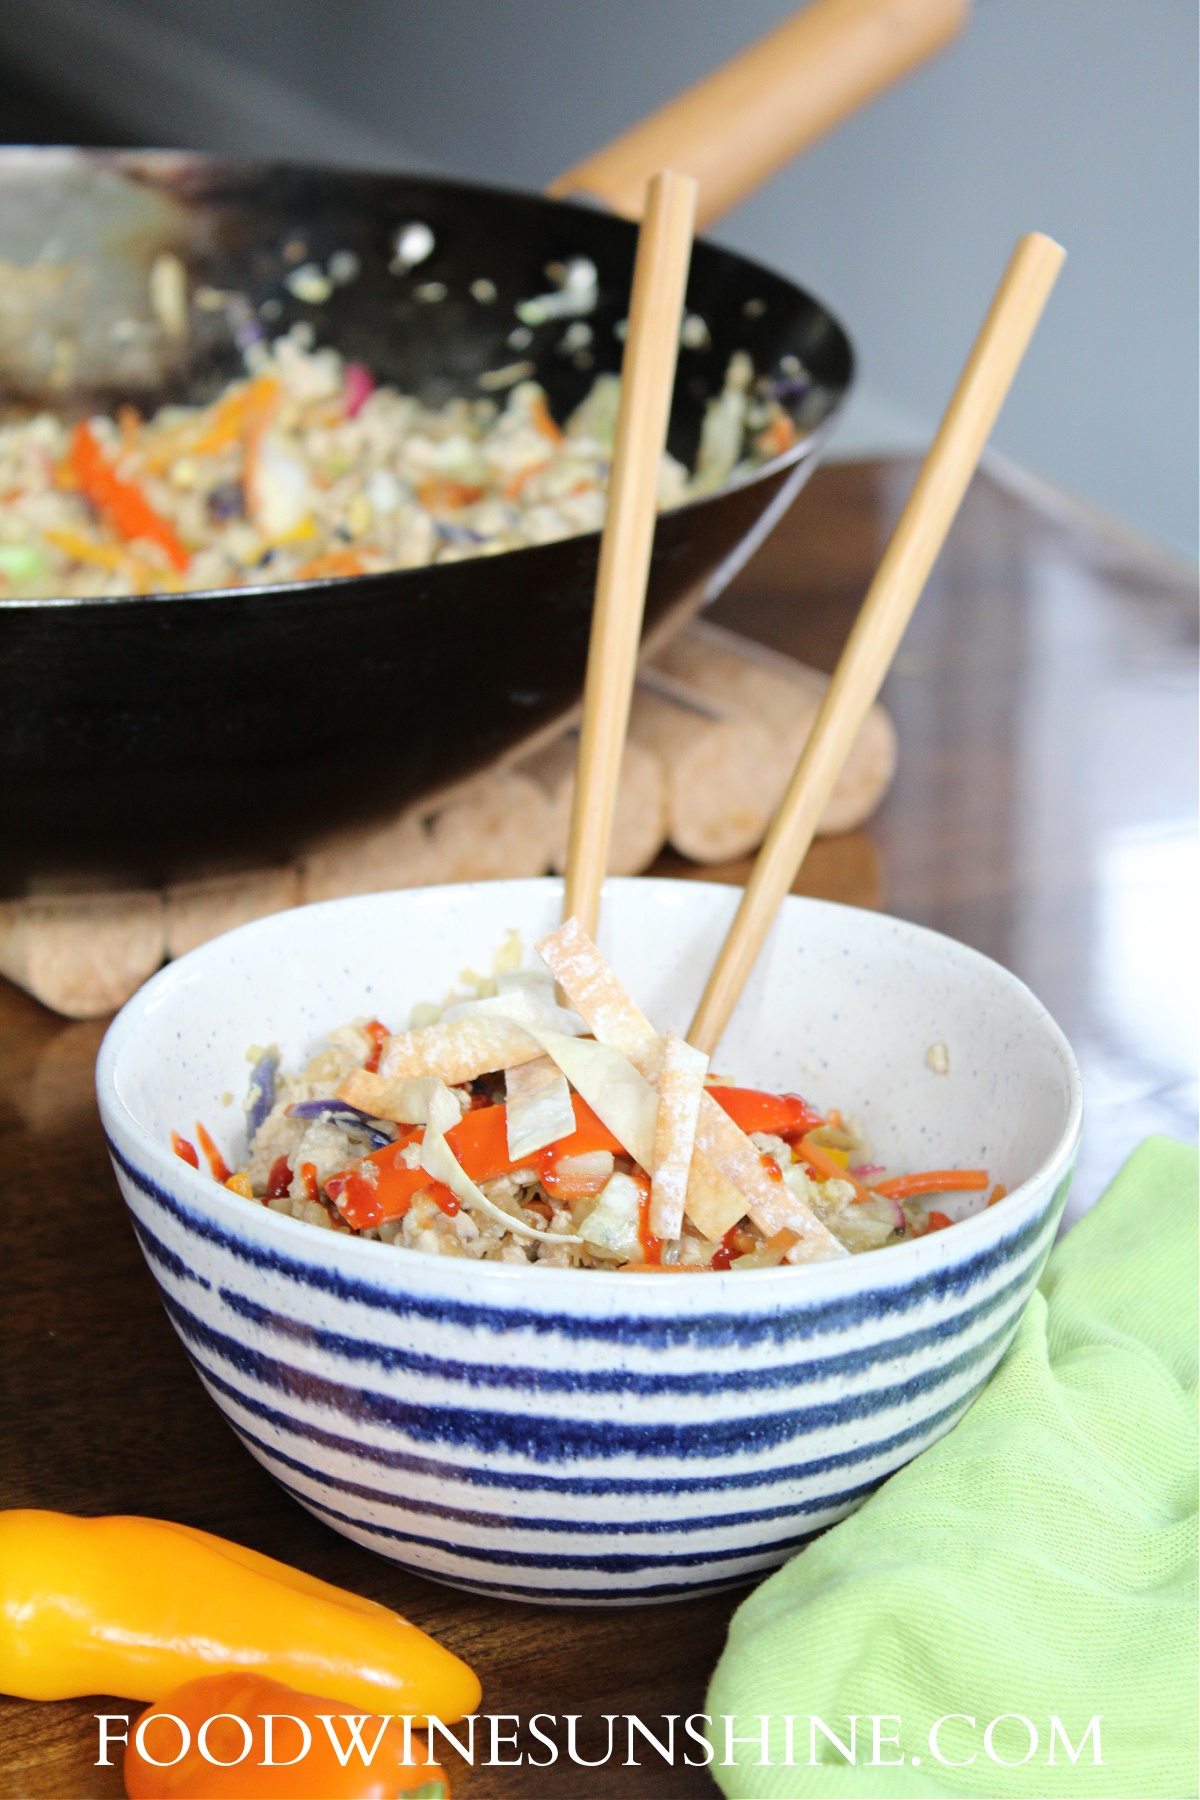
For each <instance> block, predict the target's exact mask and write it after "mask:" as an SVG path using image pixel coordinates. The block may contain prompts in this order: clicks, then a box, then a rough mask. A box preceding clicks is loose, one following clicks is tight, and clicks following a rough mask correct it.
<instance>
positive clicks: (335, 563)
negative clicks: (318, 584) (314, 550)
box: [294, 550, 364, 581]
mask: <svg viewBox="0 0 1200 1800" xmlns="http://www.w3.org/2000/svg"><path fill="white" fill-rule="evenodd" d="M363 568H364V564H363V559H362V557H361V556H356V555H355V553H354V551H353V550H327V551H325V552H324V554H323V555H321V556H311V557H310V558H309V560H308V561H307V562H306V563H301V565H300V567H299V568H298V569H297V570H296V574H295V578H294V579H295V580H297V581H320V580H322V579H327V578H328V577H330V576H333V575H361V574H362V572H363Z"/></svg>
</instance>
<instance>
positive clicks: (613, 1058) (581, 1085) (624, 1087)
mask: <svg viewBox="0 0 1200 1800" xmlns="http://www.w3.org/2000/svg"><path fill="white" fill-rule="evenodd" d="M538 1037H539V1039H540V1041H541V1044H542V1047H543V1049H544V1050H545V1052H546V1054H547V1056H549V1057H551V1058H552V1059H553V1061H554V1062H555V1064H556V1065H557V1067H558V1068H559V1069H561V1070H562V1072H563V1074H564V1075H565V1076H566V1078H567V1080H568V1081H569V1082H570V1084H571V1086H572V1087H573V1088H574V1089H575V1091H576V1093H577V1094H582V1096H583V1098H584V1099H585V1100H586V1101H587V1103H588V1105H589V1106H590V1107H591V1109H592V1111H593V1112H594V1113H595V1114H596V1117H597V1118H598V1119H599V1120H600V1121H601V1122H602V1123H603V1124H605V1125H607V1126H608V1129H609V1130H610V1131H611V1132H612V1134H613V1136H614V1137H615V1138H617V1139H618V1140H619V1142H620V1143H621V1144H622V1145H623V1146H624V1148H625V1149H626V1150H627V1151H628V1152H629V1154H630V1156H632V1158H633V1160H634V1161H635V1162H638V1163H641V1165H642V1167H643V1169H648V1168H649V1167H650V1164H651V1159H652V1158H653V1155H654V1122H655V1119H656V1117H657V1114H658V1095H657V1094H656V1093H655V1091H654V1089H653V1088H652V1087H651V1086H650V1083H649V1082H648V1081H647V1080H646V1078H645V1076H644V1075H639V1073H638V1071H637V1070H636V1069H635V1068H634V1066H633V1064H632V1063H631V1062H630V1061H629V1060H628V1058H627V1057H624V1056H622V1055H621V1053H620V1051H619V1050H613V1049H611V1048H610V1047H609V1046H608V1045H607V1044H601V1043H598V1042H597V1041H596V1040H595V1039H594V1038H571V1037H563V1036H562V1034H561V1033H560V1032H557V1031H541V1032H539V1033H538Z"/></svg>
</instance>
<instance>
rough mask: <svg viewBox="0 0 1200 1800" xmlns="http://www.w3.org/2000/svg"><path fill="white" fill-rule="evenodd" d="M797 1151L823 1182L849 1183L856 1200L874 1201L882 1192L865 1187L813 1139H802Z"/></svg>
mask: <svg viewBox="0 0 1200 1800" xmlns="http://www.w3.org/2000/svg"><path fill="white" fill-rule="evenodd" d="M796 1151H797V1153H798V1154H799V1157H800V1160H801V1161H802V1162H806V1163H807V1164H808V1166H809V1168H810V1169H811V1170H812V1172H813V1174H814V1175H819V1176H820V1178H821V1180H822V1181H848V1182H849V1183H850V1185H851V1187H852V1188H853V1189H854V1198H855V1199H856V1200H874V1199H875V1198H876V1196H877V1195H878V1194H879V1193H880V1192H881V1191H882V1190H881V1189H879V1188H877V1189H876V1190H875V1193H872V1192H871V1189H870V1188H869V1187H864V1186H863V1184H862V1182H861V1181H859V1179H858V1178H857V1176H855V1175H851V1173H850V1171H849V1169H845V1168H843V1167H842V1165H841V1163H840V1162H839V1161H838V1159H837V1157H836V1156H834V1155H832V1154H831V1152H830V1151H828V1150H826V1149H825V1148H824V1147H823V1146H822V1145H821V1144H814V1143H813V1141H812V1139H811V1138H808V1137H803V1138H801V1139H800V1142H799V1143H798V1144H797V1145H796Z"/></svg>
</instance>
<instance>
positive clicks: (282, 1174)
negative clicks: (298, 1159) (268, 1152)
mask: <svg viewBox="0 0 1200 1800" xmlns="http://www.w3.org/2000/svg"><path fill="white" fill-rule="evenodd" d="M291 1185H292V1165H291V1163H289V1161H288V1159H287V1157H286V1156H277V1157H276V1158H275V1161H274V1162H273V1163H272V1164H271V1173H270V1174H269V1175H268V1176H267V1199H268V1200H282V1199H283V1196H284V1195H285V1194H286V1193H287V1191H288V1189H289V1188H290V1187H291Z"/></svg>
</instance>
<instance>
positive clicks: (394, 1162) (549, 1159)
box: [325, 1094, 623, 1231]
mask: <svg viewBox="0 0 1200 1800" xmlns="http://www.w3.org/2000/svg"><path fill="white" fill-rule="evenodd" d="M571 1104H572V1107H573V1108H574V1112H575V1130H574V1131H573V1132H572V1133H571V1134H570V1135H569V1136H568V1137H564V1138H559V1140H558V1141H557V1143H554V1144H550V1145H548V1146H547V1148H546V1149H545V1150H541V1151H539V1152H538V1153H537V1158H536V1163H537V1167H538V1170H539V1173H540V1174H541V1176H542V1179H543V1180H546V1179H552V1170H553V1166H554V1164H555V1163H556V1162H557V1161H558V1159H559V1158H560V1157H562V1156H583V1155H586V1154H587V1152H588V1151H591V1150H609V1151H611V1152H612V1153H613V1154H614V1155H615V1156H620V1155H622V1154H623V1151H622V1148H621V1145H620V1144H619V1143H618V1141H617V1139H616V1138H615V1137H614V1136H613V1134H612V1132H611V1131H609V1130H608V1128H607V1126H605V1125H602V1124H601V1123H600V1120H599V1119H598V1118H597V1117H596V1115H595V1113H594V1112H593V1111H592V1109H591V1107H590V1106H589V1105H588V1103H587V1101H586V1100H581V1099H580V1097H579V1095H578V1094H572V1096H571ZM421 1136H422V1133H421V1132H420V1131H419V1130H417V1131H411V1132H409V1133H408V1134H407V1135H406V1136H404V1137H402V1138H397V1140H396V1142H395V1143H393V1144H386V1145H384V1147H383V1149H382V1150H372V1152H371V1154H370V1155H369V1156H365V1157H364V1158H363V1161H362V1164H361V1165H360V1167H361V1169H362V1170H363V1171H364V1172H363V1173H359V1172H358V1171H355V1170H347V1171H346V1172H345V1173H342V1174H337V1175H334V1176H332V1177H331V1178H330V1179H329V1180H328V1181H327V1182H326V1183H325V1192H326V1193H327V1194H328V1195H329V1197H330V1199H331V1200H332V1201H333V1202H334V1204H335V1205H336V1206H337V1208H338V1211H339V1212H340V1213H341V1215H342V1217H343V1218H344V1219H345V1220H346V1223H347V1224H348V1225H352V1226H353V1227H354V1229H355V1230H356V1231H366V1230H368V1229H370V1227H372V1226H374V1225H382V1224H385V1223H386V1222H387V1221H388V1220H389V1219H400V1218H403V1217H404V1214H405V1213H406V1212H407V1211H408V1209H409V1207H410V1206H411V1205H412V1203H413V1200H414V1199H415V1198H416V1196H417V1195H418V1194H420V1193H428V1194H429V1195H430V1197H431V1198H432V1199H434V1200H436V1201H437V1204H438V1205H439V1206H440V1207H441V1209H442V1211H443V1212H445V1213H451V1214H452V1213H456V1212H457V1211H458V1206H459V1203H458V1201H457V1199H456V1198H455V1196H454V1195H453V1194H452V1193H451V1192H450V1189H449V1188H448V1187H444V1186H443V1185H442V1183H441V1182H435V1181H434V1180H433V1177H432V1176H431V1175H429V1174H427V1173H426V1171H425V1170H424V1169H421V1168H417V1169H410V1168H409V1166H408V1164H407V1163H406V1162H404V1161H403V1159H402V1157H401V1155H400V1152H401V1151H402V1150H403V1149H404V1147H405V1145H407V1144H410V1143H413V1142H419V1141H420V1139H421ZM446 1143H447V1144H448V1145H449V1147H450V1149H451V1151H452V1152H453V1154H454V1158H455V1160H456V1162H457V1163H458V1165H459V1167H460V1168H461V1169H462V1170H463V1172H464V1174H466V1175H469V1176H470V1178H471V1180H472V1181H474V1182H475V1183H477V1184H478V1183H481V1182H484V1181H494V1180H495V1179H496V1177H497V1176H498V1175H509V1174H511V1173H512V1171H513V1170H514V1169H516V1168H522V1167H523V1168H529V1167H530V1166H531V1164H532V1163H533V1162H534V1160H535V1159H534V1158H533V1157H524V1158H522V1160H521V1162H520V1163H514V1162H513V1161H512V1159H511V1157H510V1156H509V1154H508V1114H507V1111H506V1109H505V1108H504V1107H503V1106H480V1107H475V1108H473V1109H472V1110H471V1111H470V1112H467V1113H464V1114H463V1116H462V1118H461V1119H460V1120H459V1122H458V1124H457V1125H452V1126H451V1127H450V1130H449V1131H448V1132H447V1133H446ZM368 1163H370V1164H372V1165H373V1167H372V1170H371V1171H370V1172H369V1173H368V1172H366V1165H367V1164H368Z"/></svg>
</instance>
